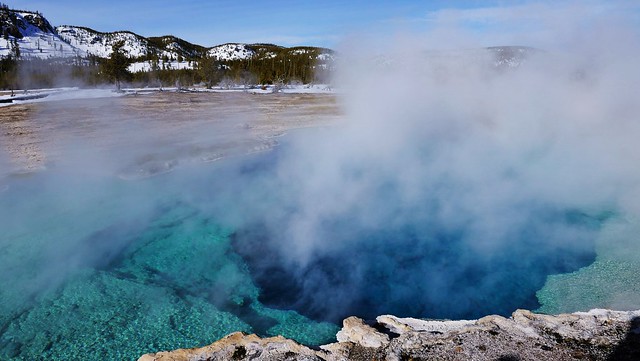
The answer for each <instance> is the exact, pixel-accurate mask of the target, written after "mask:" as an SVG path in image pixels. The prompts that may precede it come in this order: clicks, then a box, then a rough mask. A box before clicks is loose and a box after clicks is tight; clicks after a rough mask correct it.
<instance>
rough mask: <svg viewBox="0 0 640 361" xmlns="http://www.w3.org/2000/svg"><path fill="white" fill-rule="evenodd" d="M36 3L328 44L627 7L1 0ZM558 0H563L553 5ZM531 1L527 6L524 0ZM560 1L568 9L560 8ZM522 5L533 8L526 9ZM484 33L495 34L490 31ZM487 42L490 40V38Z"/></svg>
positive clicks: (502, 28) (507, 26)
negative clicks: (546, 12)
mask: <svg viewBox="0 0 640 361" xmlns="http://www.w3.org/2000/svg"><path fill="white" fill-rule="evenodd" d="M4 2H5V3H8V5H9V6H10V7H14V8H23V9H25V10H38V11H40V12H42V13H43V14H44V15H45V16H46V17H47V18H48V19H49V21H50V22H51V23H52V24H53V25H54V26H55V25H82V26H87V27H90V28H93V29H95V30H98V31H105V32H106V31H116V30H130V31H133V32H135V33H138V34H140V35H143V36H160V35H167V34H172V35H176V36H178V37H181V38H183V39H185V40H187V41H190V42H193V43H196V44H200V45H203V46H213V45H217V44H221V43H226V42H248V43H254V42H268V43H276V44H279V45H285V46H294V45H315V46H326V47H335V46H336V45H337V44H338V43H339V42H340V41H341V39H343V38H344V37H345V36H348V35H351V34H373V35H376V34H388V33H389V31H396V30H398V31H410V32H415V33H420V32H428V31H429V30H431V29H432V28H433V27H434V26H436V25H441V24H442V23H447V22H452V21H453V22H456V24H458V25H460V24H462V26H463V27H464V28H465V29H466V30H470V31H472V32H476V33H478V34H483V36H484V37H485V39H483V40H482V41H484V42H487V44H486V45H496V44H495V43H496V42H499V41H506V40H503V39H500V36H499V35H500V33H504V32H515V33H517V32H524V31H538V30H540V29H539V28H540V27H542V25H541V23H540V22H539V21H537V20H536V18H535V16H533V15H535V14H533V13H535V11H536V10H535V9H536V7H535V5H539V4H541V5H543V6H544V7H546V8H554V7H558V8H561V7H562V8H563V9H565V11H568V12H569V11H570V12H571V13H573V12H575V10H574V9H575V8H579V9H583V8H584V9H586V8H589V9H593V11H591V13H593V12H594V11H595V12H596V13H597V12H598V11H601V9H602V8H607V7H609V8H611V4H612V3H613V4H616V6H617V7H621V8H625V9H626V8H629V7H633V8H635V9H636V11H637V8H638V7H637V6H633V1H588V0H585V1H535V2H534V1H473V0H466V1H451V0H450V1H445V0H431V1H424V0H423V1H406V0H400V1H375V0H372V1H363V0H355V1H336V0H329V1H293V0H277V1H243V0H236V1H234V0H221V1H199V0H182V1H181V0H153V1H152V0H126V1H125V0H110V1H104V0H84V1H77V0H55V1H51V0H35V1H8V0H6V1H4ZM557 4H563V5H557ZM532 6H533V7H532ZM567 7H568V8H569V10H567ZM528 9H533V10H531V11H529V10H528ZM492 36H496V37H495V39H493V38H492ZM492 42H493V43H494V44H491V43H492Z"/></svg>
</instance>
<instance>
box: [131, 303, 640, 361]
mask: <svg viewBox="0 0 640 361" xmlns="http://www.w3.org/2000/svg"><path fill="white" fill-rule="evenodd" d="M376 321H377V323H378V326H381V327H384V328H386V329H387V330H389V334H390V335H392V336H391V337H390V336H389V335H387V334H385V333H382V332H380V331H378V330H376V329H375V328H374V327H371V326H369V325H367V324H365V323H364V321H363V320H361V319H359V318H357V317H349V318H347V319H345V320H344V321H343V328H342V330H340V331H339V332H338V334H337V340H338V342H337V343H332V344H329V345H324V346H321V347H320V350H312V349H310V348H308V347H306V346H303V345H300V344H298V343H296V342H295V341H292V340H288V339H285V338H283V337H281V336H278V337H270V338H260V337H258V336H256V335H246V334H243V333H239V332H237V333H233V334H231V335H229V336H227V337H225V338H223V339H221V340H219V341H216V342H214V343H213V344H211V345H209V346H206V347H203V348H197V349H188V350H185V349H181V350H175V351H168V352H159V353H156V354H147V355H143V356H142V357H141V358H140V359H139V361H161V360H162V361H165V360H166V361H169V360H175V361H181V360H325V361H333V360H387V361H396V360H521V361H524V360H562V361H564V360H567V361H568V360H640V311H626V312H625V311H611V310H600V309H596V310H591V311H589V312H576V313H572V314H560V315H556V316H551V315H543V314H535V313H532V312H530V311H526V310H517V311H516V312H514V313H513V315H512V316H511V317H510V318H505V317H502V316H496V315H492V316H486V317H483V318H481V319H478V320H472V321H434V320H420V319H415V318H399V317H395V316H390V315H384V316H379V317H378V318H377V319H376Z"/></svg>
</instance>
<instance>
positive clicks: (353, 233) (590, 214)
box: [234, 8, 640, 320]
mask: <svg viewBox="0 0 640 361" xmlns="http://www.w3.org/2000/svg"><path fill="white" fill-rule="evenodd" d="M546 10H550V9H548V8H547V9H546ZM565 10H566V9H565ZM563 13H565V14H567V12H563ZM578 13H579V14H583V15H584V13H585V12H578ZM590 14H591V16H590V17H588V19H587V20H585V19H578V18H576V17H572V16H569V17H567V18H565V19H564V20H565V23H563V24H562V27H561V28H557V27H556V28H555V29H552V30H550V31H549V32H548V33H543V34H538V37H537V39H536V44H537V45H538V46H541V49H538V50H536V51H532V52H531V53H530V54H528V56H527V59H526V61H525V62H523V63H522V64H521V66H519V67H518V68H517V69H503V68H502V69H501V68H496V67H495V66H493V64H494V62H495V58H493V57H492V55H491V53H490V52H488V51H483V50H473V49H479V48H480V44H477V46H476V47H473V46H471V47H470V48H469V50H462V51H436V52H429V51H427V49H433V48H442V46H443V44H442V43H441V42H437V43H434V42H431V43H429V40H433V39H432V38H429V37H427V40H426V42H427V44H426V45H427V46H425V47H423V45H425V44H424V41H425V38H416V39H415V41H409V39H407V38H403V41H402V42H401V45H399V46H396V47H394V46H391V47H390V46H388V44H387V46H382V48H384V49H385V50H386V52H385V56H382V57H377V54H375V53H371V52H370V49H372V48H380V47H372V46H371V43H367V46H365V47H363V48H359V47H358V46H357V44H355V43H354V42H350V43H349V44H348V49H346V50H345V49H343V52H342V53H341V56H343V62H342V66H340V67H339V68H340V69H341V71H340V72H339V74H338V76H337V77H336V79H337V80H336V82H337V83H338V84H339V88H341V89H343V90H344V91H345V94H343V96H344V98H343V101H344V106H345V109H346V112H347V116H346V120H345V123H344V124H341V125H339V126H338V127H336V128H335V129H329V130H325V131H324V132H319V133H316V134H307V135H304V136H299V137H296V138H294V139H293V140H292V143H291V144H288V145H287V146H285V147H283V149H281V150H280V153H279V154H278V155H277V156H276V160H275V161H274V162H275V163H276V164H275V166H274V168H273V169H271V170H270V171H268V172H266V173H267V175H266V176H265V175H264V173H265V172H254V173H251V175H252V179H249V180H246V183H241V184H242V190H241V191H240V190H239V191H238V192H242V193H244V194H245V195H244V197H245V199H244V202H240V204H242V205H243V206H241V207H239V209H241V210H242V211H241V212H240V213H238V214H235V217H236V220H241V221H239V222H238V223H237V224H235V226H234V227H235V228H237V229H240V231H239V232H238V233H237V234H236V237H237V239H236V248H237V250H238V252H240V253H241V254H243V255H244V256H245V258H246V259H248V260H249V263H250V265H251V267H252V269H253V273H254V275H255V277H256V279H257V281H258V283H259V284H260V285H261V286H262V287H263V288H264V292H265V293H264V294H263V300H265V301H266V302H267V303H271V304H275V305H278V306H281V307H285V308H286V307H294V308H296V309H298V310H299V311H300V312H302V313H305V314H307V315H310V316H311V317H314V318H320V319H331V320H339V319H340V318H341V317H344V316H346V315H349V314H358V315H361V316H365V317H373V316H375V315H377V314H380V313H391V312H392V313H397V314H401V315H403V316H407V315H411V316H423V317H477V316H481V315H483V314H484V313H487V312H500V313H510V312H512V311H513V310H514V309H515V308H517V307H531V308H536V307H537V302H536V300H535V299H532V295H533V294H534V293H535V291H536V290H537V289H539V288H540V287H542V285H543V284H544V281H545V277H546V274H549V273H559V272H569V271H572V270H575V269H577V268H579V267H581V266H585V265H587V264H589V263H590V262H591V261H593V257H594V254H593V250H594V240H595V239H596V238H597V237H598V234H599V231H600V230H601V229H602V227H603V224H605V223H606V222H607V220H608V219H610V217H612V216H613V215H615V214H619V215H625V216H629V215H631V216H633V217H637V216H638V210H639V209H638V206H639V205H640V203H639V202H638V194H639V191H640V189H639V188H638V184H639V183H638V181H639V180H640V172H639V171H638V168H637V164H638V155H639V154H640V152H639V151H640V149H638V145H637V144H638V143H637V139H638V135H640V123H639V122H638V115H639V114H640V103H639V102H638V101H637V94H639V91H640V89H639V84H640V71H638V67H637V65H636V64H637V60H638V54H639V51H640V47H639V46H638V45H639V44H638V39H640V37H638V36H637V35H638V34H637V31H636V30H631V29H632V28H630V27H625V25H624V24H625V23H624V22H620V18H619V17H615V18H611V17H610V16H609V15H611V14H607V15H606V16H605V15H602V16H600V15H601V14H596V15H598V16H596V15H594V14H593V13H590ZM541 18H544V16H541ZM549 18H551V19H556V20H557V17H556V16H550V17H549ZM544 19H547V18H544ZM546 25H548V26H550V27H552V26H553V25H554V22H550V23H549V24H546ZM555 25H558V24H557V23H555ZM553 30H555V31H553ZM560 30H563V31H564V32H560ZM435 33H438V34H446V30H442V31H441V32H438V31H436V32H435ZM544 34H547V35H552V36H554V38H546V39H545V37H544V36H543V35H544ZM457 35H459V36H461V33H460V32H458V33H457ZM464 43H465V44H471V43H473V39H472V38H467V39H466V42H464ZM543 49H544V50H543ZM368 50H369V51H368ZM388 54H394V55H391V56H389V55H388ZM260 174H263V177H262V178H261V177H260V176H259V175H260ZM238 177H239V179H243V176H242V175H240V176H238ZM247 194H248V195H247ZM236 201H237V199H236ZM249 209H251V210H252V211H253V212H249V213H247V210H249ZM627 236H628V237H633V238H634V239H635V238H636V237H635V236H634V235H633V234H632V233H631V231H630V232H629V234H628V235H627ZM631 243H633V244H636V243H637V241H634V242H631ZM625 244H626V245H625V247H628V245H629V242H628V241H627V242H626V243H625ZM610 246H611V247H616V245H615V244H611V245H610ZM634 247H637V245H635V246H634ZM636 249H637V248H636ZM603 306H605V305H603ZM636 306H637V305H636Z"/></svg>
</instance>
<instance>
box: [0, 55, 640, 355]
mask: <svg viewBox="0 0 640 361" xmlns="http://www.w3.org/2000/svg"><path fill="white" fill-rule="evenodd" d="M547 60H548V59H546V60H545V61H543V62H540V63H536V62H534V61H532V62H531V64H532V65H531V66H530V67H526V66H523V67H522V70H519V71H507V72H497V71H495V70H491V69H490V70H486V69H485V68H482V67H477V68H475V67H469V66H462V67H461V66H459V64H453V65H452V64H449V63H438V64H436V65H437V66H434V67H431V66H429V67H425V68H419V69H421V70H420V71H417V72H411V73H410V74H409V73H405V72H404V70H397V69H399V68H402V69H406V68H407V67H403V66H401V67H396V68H394V69H396V70H391V71H390V70H388V69H383V70H384V72H382V73H379V74H381V75H380V76H378V77H375V81H373V80H372V81H371V82H369V81H368V80H367V79H369V78H364V79H365V80H364V81H362V79H359V80H358V81H353V79H352V78H351V76H345V84H343V88H342V89H345V92H344V93H339V94H338V95H291V94H273V95H252V94H244V93H238V94H236V93H224V94H212V93H200V94H196V93H193V94H189V93H152V94H145V95H137V96H131V95H130V96H123V97H114V98H97V99H68V100H64V101H52V102H47V103H39V104H25V105H18V106H12V107H7V108H2V109H0V112H1V113H2V120H1V121H0V127H1V129H2V134H3V136H2V137H3V138H2V148H3V155H2V158H0V161H1V165H2V168H1V169H2V178H0V229H2V232H1V235H0V277H1V278H2V287H1V288H0V297H1V299H2V302H1V303H0V358H1V359H25V360H30V359H41V358H46V359H67V360H68V359H82V358H86V357H87V355H100V358H102V359H136V358H137V357H139V356H140V355H142V354H144V353H148V352H153V351H158V350H167V349H175V348H188V347H195V346H202V345H206V344H209V343H211V342H213V341H215V340H217V339H218V338H220V337H222V336H224V335H226V334H228V333H230V332H233V331H245V332H255V333H257V334H259V335H261V336H271V335H283V336H285V337H288V338H292V339H295V340H297V341H299V342H301V343H304V344H307V345H319V344H323V343H328V342H331V341H332V340H334V337H335V333H336V332H337V331H338V330H339V327H340V321H341V320H342V318H344V317H346V316H350V315H356V316H359V317H362V318H365V319H372V318H374V317H375V316H377V315H380V314H385V313H388V314H395V315H397V316H402V317H409V316H411V317H422V318H476V317H481V316H483V315H486V314H495V313H497V314H502V315H509V314H510V313H511V312H513V311H514V310H515V309H517V308H528V309H534V310H539V311H542V312H554V313H555V312H567V311H576V310H587V309H589V308H592V307H611V308H618V309H620V308H622V309H624V308H634V307H635V308H637V307H640V291H638V290H639V289H640V288H638V285H637V277H636V275H637V272H638V270H639V269H640V260H639V256H638V254H640V253H638V252H637V250H638V242H637V234H638V233H637V232H636V231H637V229H638V221H637V217H636V216H637V210H638V209H640V208H637V202H636V200H637V195H638V194H640V192H639V191H638V190H639V189H638V188H637V185H638V184H640V182H638V180H640V177H639V174H638V172H637V171H636V168H637V167H636V166H635V165H636V164H637V160H638V154H640V153H638V151H637V149H635V148H636V147H637V145H636V144H637V142H636V140H637V136H638V135H640V128H639V124H638V122H637V115H638V114H640V111H638V110H640V109H638V107H639V105H638V104H637V102H636V101H635V99H633V98H634V97H633V96H632V94H637V93H636V92H628V94H627V93H625V94H621V95H620V96H617V97H615V98H614V97H611V96H609V95H608V94H610V91H611V89H612V88H611V86H612V85H611V84H613V83H612V82H610V81H609V80H610V79H617V78H615V76H616V75H617V74H618V70H615V71H613V70H612V69H611V68H607V67H600V68H598V67H595V68H593V69H592V71H591V72H588V74H589V78H584V77H581V78H576V77H575V76H573V75H574V73H573V72H572V69H571V68H566V67H563V66H564V65H565V64H566V63H564V62H557V63H554V64H552V65H549V63H548V62H547ZM384 66H386V65H383V67H384ZM549 67H550V69H549ZM633 69H635V67H634V68H633ZM369 70H370V71H373V72H376V71H378V70H379V68H378V65H376V66H374V67H373V68H372V69H369ZM414 70H415V69H414ZM636 75H637V70H636V71H635V72H634V71H630V72H629V73H627V75H626V76H627V77H634V76H636ZM409 79H411V81H409ZM394 84H413V85H412V86H403V87H397V86H395V85H394ZM638 84H640V82H629V86H632V87H637V86H638Z"/></svg>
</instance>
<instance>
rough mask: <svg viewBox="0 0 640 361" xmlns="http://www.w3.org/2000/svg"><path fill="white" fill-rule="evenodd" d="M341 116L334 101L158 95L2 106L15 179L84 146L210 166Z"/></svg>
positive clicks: (1, 141) (0, 152)
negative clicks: (189, 159) (197, 161)
mask: <svg viewBox="0 0 640 361" xmlns="http://www.w3.org/2000/svg"><path fill="white" fill-rule="evenodd" d="M339 117H340V110H339V107H338V105H337V102H336V97H335V96H334V95H331V94H250V93H242V92H240V93H176V92H156V93H151V94H144V95H143V94H140V95H127V96H122V97H115V98H101V99H77V100H60V101H49V102H41V103H31V104H18V105H11V106H5V107H0V156H2V157H4V158H8V159H5V161H7V160H8V163H9V164H10V165H11V168H12V169H11V170H10V171H11V172H16V173H19V172H30V171H34V170H38V169H41V168H43V167H47V166H48V165H49V164H52V163H55V162H56V160H59V159H60V157H61V156H62V155H63V154H67V153H69V152H70V151H72V150H73V149H79V148H80V147H79V146H77V145H79V144H81V143H82V144H83V145H85V146H86V145H90V146H91V147H92V148H93V149H97V150H98V151H99V152H103V153H105V154H107V156H108V154H109V153H110V152H112V151H115V150H118V149H123V148H131V149H136V150H140V149H141V148H145V147H146V148H148V149H149V151H148V153H149V154H143V156H144V157H147V158H153V159H157V158H162V157H165V158H176V157H177V158H179V157H184V156H185V154H190V155H193V157H200V158H201V159H202V160H203V161H207V160H215V159H217V158H219V157H220V156H225V155H229V154H238V153H240V154H242V153H249V152H251V151H252V150H256V151H257V150H264V149H265V148H269V147H271V146H273V145H274V143H275V141H274V139H275V138H277V137H278V136H280V135H283V134H284V133H286V132H287V131H288V130H291V129H299V128H306V127H313V126H324V125H328V124H333V123H335V121H336V120H337V119H339ZM154 148H155V149H156V151H154V150H153V149H154ZM157 149H163V150H166V151H165V152H164V153H163V154H161V155H158V154H155V153H157ZM154 152H155V153H154ZM171 152H173V153H172V154H168V153H171ZM137 155H138V156H140V154H137ZM144 157H143V158H144ZM1 160H2V159H0V161H1ZM167 161H172V159H168V160H167Z"/></svg>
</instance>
